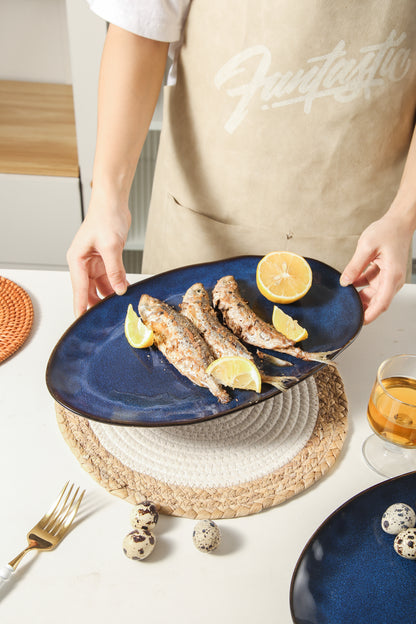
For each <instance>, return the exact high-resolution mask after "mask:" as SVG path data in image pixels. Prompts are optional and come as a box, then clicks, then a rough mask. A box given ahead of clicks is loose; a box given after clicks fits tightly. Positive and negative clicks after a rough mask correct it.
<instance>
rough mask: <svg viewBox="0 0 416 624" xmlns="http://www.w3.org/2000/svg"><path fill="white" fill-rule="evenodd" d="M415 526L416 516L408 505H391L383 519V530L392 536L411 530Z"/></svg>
mask: <svg viewBox="0 0 416 624" xmlns="http://www.w3.org/2000/svg"><path fill="white" fill-rule="evenodd" d="M415 524H416V514H415V512H414V511H413V509H412V508H411V507H409V505H406V503H394V505H390V507H388V508H387V509H386V511H385V512H384V514H383V517H382V518H381V528H382V529H383V531H385V532H386V533H389V534H390V535H397V534H398V533H400V531H403V529H411V528H413V527H414V526H415Z"/></svg>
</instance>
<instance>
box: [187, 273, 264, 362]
mask: <svg viewBox="0 0 416 624" xmlns="http://www.w3.org/2000/svg"><path fill="white" fill-rule="evenodd" d="M179 307H180V310H181V312H182V314H183V315H185V316H186V317H187V318H188V319H189V320H190V321H192V323H193V324H194V325H195V327H197V328H198V329H199V331H200V332H201V334H202V336H203V338H204V340H205V342H207V343H208V345H209V346H210V347H211V350H212V352H213V354H214V355H215V357H216V358H220V357H224V356H235V355H236V356H240V357H244V358H246V359H247V360H253V356H252V354H251V353H250V351H249V350H248V349H247V348H246V347H245V346H244V345H243V344H242V343H241V342H240V341H239V339H238V338H237V336H235V335H234V334H233V333H232V332H231V331H230V330H229V329H228V328H227V327H225V326H224V325H223V324H222V323H221V322H220V320H219V319H218V316H217V313H216V312H215V310H214V308H213V307H212V306H211V302H210V298H209V294H208V293H207V291H206V290H205V288H204V286H203V285H202V284H200V283H198V284H194V285H193V286H191V287H190V288H188V290H187V291H186V293H185V295H184V297H183V300H182V303H181V304H180V306H179Z"/></svg>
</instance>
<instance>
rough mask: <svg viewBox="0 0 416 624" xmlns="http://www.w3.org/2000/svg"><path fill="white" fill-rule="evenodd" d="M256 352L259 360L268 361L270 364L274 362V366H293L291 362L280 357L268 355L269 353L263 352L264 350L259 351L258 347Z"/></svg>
mask: <svg viewBox="0 0 416 624" xmlns="http://www.w3.org/2000/svg"><path fill="white" fill-rule="evenodd" d="M256 353H257V355H258V357H259V358H260V359H261V360H265V361H266V362H270V364H275V365H276V366H293V364H292V362H288V361H287V360H282V359H281V358H277V357H276V356H274V355H270V354H269V353H264V351H260V350H259V349H257V351H256Z"/></svg>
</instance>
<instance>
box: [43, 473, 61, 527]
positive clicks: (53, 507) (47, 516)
mask: <svg viewBox="0 0 416 624" xmlns="http://www.w3.org/2000/svg"><path fill="white" fill-rule="evenodd" d="M68 485H69V481H67V482H66V483H65V485H64V487H63V488H62V490H61V492H60V494H59V496H58V498H57V499H55V501H54V502H53V503H52V505H51V506H50V508H49V509H48V511H47V512H46V513H45V515H44V516H43V517H42V518H41V519H40V520H39V522H38V526H40V527H41V528H42V529H44V528H45V527H46V525H47V524H48V522H49V521H50V519H51V517H52V515H53V514H54V513H55V512H56V510H57V508H58V507H59V505H60V503H61V500H62V498H63V496H64V494H65V490H66V488H67V487H68Z"/></svg>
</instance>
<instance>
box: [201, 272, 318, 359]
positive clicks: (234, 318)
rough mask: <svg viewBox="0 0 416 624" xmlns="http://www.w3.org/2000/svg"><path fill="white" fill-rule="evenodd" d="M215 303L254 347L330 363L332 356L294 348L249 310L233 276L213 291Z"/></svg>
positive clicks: (290, 341) (239, 334) (217, 285)
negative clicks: (328, 357) (329, 358)
mask: <svg viewBox="0 0 416 624" xmlns="http://www.w3.org/2000/svg"><path fill="white" fill-rule="evenodd" d="M212 300H213V304H214V306H215V307H216V308H218V309H219V310H220V311H221V312H222V316H223V319H224V322H225V324H226V325H227V327H229V328H230V329H231V331H232V332H233V333H234V334H235V335H236V336H238V337H239V338H241V339H242V340H244V342H247V343H248V344H251V345H253V346H255V347H259V348H260V349H270V350H273V351H279V352H281V353H288V354H289V355H293V356H294V357H296V358H299V359H302V360H308V361H311V360H312V361H318V362H327V361H328V359H327V356H328V354H329V353H309V352H308V351H303V350H302V349H300V348H299V347H295V346H294V344H295V343H294V342H293V341H292V340H289V339H288V338H286V336H283V334H281V333H280V332H278V331H277V330H276V329H275V328H274V327H273V325H272V324H271V323H267V322H266V321H263V320H262V319H261V318H259V317H258V316H257V314H256V313H255V312H254V311H253V310H252V309H251V308H250V306H249V305H248V303H247V301H245V300H244V299H243V297H242V296H241V294H240V291H239V288H238V284H237V282H236V280H235V278H234V277H233V276H232V275H227V276H225V277H222V278H221V279H220V280H218V282H217V283H216V285H215V287H214V289H213V291H212Z"/></svg>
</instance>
